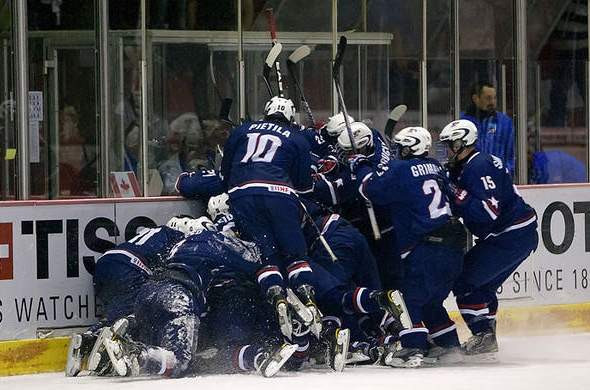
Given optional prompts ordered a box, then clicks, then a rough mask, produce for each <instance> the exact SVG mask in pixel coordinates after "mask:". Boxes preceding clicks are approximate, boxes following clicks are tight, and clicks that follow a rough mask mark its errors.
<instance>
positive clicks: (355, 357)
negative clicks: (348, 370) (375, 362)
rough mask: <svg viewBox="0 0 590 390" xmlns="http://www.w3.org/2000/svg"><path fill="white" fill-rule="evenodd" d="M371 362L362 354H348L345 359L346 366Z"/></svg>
mask: <svg viewBox="0 0 590 390" xmlns="http://www.w3.org/2000/svg"><path fill="white" fill-rule="evenodd" d="M369 360H371V358H370V357H368V356H367V355H365V354H364V353H362V352H350V353H349V354H348V355H347V357H346V364H350V365H354V364H357V363H363V362H367V361H369Z"/></svg>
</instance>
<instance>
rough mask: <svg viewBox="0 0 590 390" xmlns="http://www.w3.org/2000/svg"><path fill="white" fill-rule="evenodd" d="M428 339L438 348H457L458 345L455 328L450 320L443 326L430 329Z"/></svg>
mask: <svg viewBox="0 0 590 390" xmlns="http://www.w3.org/2000/svg"><path fill="white" fill-rule="evenodd" d="M430 337H432V341H434V342H435V343H436V345H438V346H440V347H458V346H459V345H460V343H459V336H458V335H457V326H456V325H455V323H454V322H453V321H451V320H449V322H447V323H445V324H442V325H439V326H433V327H431V328H430Z"/></svg>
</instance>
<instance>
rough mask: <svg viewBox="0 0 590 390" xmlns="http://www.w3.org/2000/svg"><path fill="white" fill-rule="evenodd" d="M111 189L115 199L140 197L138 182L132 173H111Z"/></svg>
mask: <svg viewBox="0 0 590 390" xmlns="http://www.w3.org/2000/svg"><path fill="white" fill-rule="evenodd" d="M110 182H111V188H112V190H113V193H114V194H115V196H116V197H117V198H133V197H136V196H141V191H140V190H139V182H138V181H137V178H136V177H135V173H134V172H111V175H110Z"/></svg>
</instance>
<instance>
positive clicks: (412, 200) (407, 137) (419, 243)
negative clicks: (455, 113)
mask: <svg viewBox="0 0 590 390" xmlns="http://www.w3.org/2000/svg"><path fill="white" fill-rule="evenodd" d="M394 143H395V145H396V147H397V148H398V156H399V159H398V160H393V161H390V162H389V164H388V165H387V166H383V167H382V168H381V169H379V168H377V169H375V168H373V167H372V165H371V164H370V163H368V162H367V157H365V156H363V155H357V156H354V157H352V158H351V159H350V165H351V171H352V172H353V173H355V174H356V176H357V183H359V191H360V192H361V194H362V195H363V196H365V197H367V198H368V199H370V200H371V201H372V202H373V203H374V204H375V205H380V206H384V207H387V209H388V210H389V213H390V215H391V218H392V221H393V225H394V227H395V232H396V234H397V237H398V240H399V246H400V248H401V249H400V252H401V258H402V259H403V267H404V278H403V279H402V281H401V291H402V293H403V296H404V298H405V303H406V306H407V310H408V314H409V317H410V320H411V323H412V324H413V325H412V327H411V328H410V329H405V330H403V331H402V332H400V340H401V346H402V348H401V349H400V350H398V351H391V352H390V353H389V354H388V356H387V357H386V359H385V360H386V363H387V364H389V365H392V366H394V367H418V366H420V365H422V363H423V361H424V355H425V353H426V352H427V351H428V348H429V344H428V340H427V336H428V334H429V330H430V337H431V338H432V340H433V342H434V343H436V344H437V345H438V346H440V347H444V348H445V350H446V351H449V352H451V351H452V352H457V350H458V346H459V339H458V336H457V332H456V329H455V325H454V323H453V322H452V321H451V320H450V318H449V316H448V314H447V312H446V310H445V309H444V307H443V305H442V303H443V301H444V299H445V298H446V297H447V296H448V294H449V292H450V290H451V287H452V286H453V282H454V280H455V278H456V277H457V276H458V275H459V272H460V270H461V263H462V245H461V243H460V240H457V237H456V236H455V234H460V233H462V232H463V230H462V226H461V225H460V224H459V223H454V222H452V220H451V218H450V209H449V205H448V202H447V199H446V197H445V196H444V195H443V193H442V191H441V189H440V188H439V186H438V183H437V181H436V178H437V177H438V174H439V172H440V171H441V170H442V167H441V166H440V164H439V163H438V162H437V161H436V160H434V159H432V158H430V157H428V151H429V150H430V146H431V143H432V141H431V137H430V133H429V132H428V130H426V129H424V128H421V127H408V128H405V129H403V130H401V131H400V132H399V133H398V134H397V135H396V136H395V138H394ZM458 241H459V242H458Z"/></svg>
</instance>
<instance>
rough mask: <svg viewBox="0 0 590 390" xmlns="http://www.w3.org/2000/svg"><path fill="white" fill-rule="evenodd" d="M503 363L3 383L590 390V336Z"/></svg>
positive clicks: (561, 338)
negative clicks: (270, 374) (267, 375)
mask: <svg viewBox="0 0 590 390" xmlns="http://www.w3.org/2000/svg"><path fill="white" fill-rule="evenodd" d="M499 343H500V354H499V358H500V362H498V363H492V364H482V365H461V366H453V367H436V368H420V369H394V368H385V367H353V368H347V369H346V370H345V371H344V372H343V373H334V372H331V371H328V370H326V371H322V370H314V371H310V372H299V373H279V374H278V376H277V377H275V378H270V379H266V378H262V377H260V376H258V375H254V374H250V375H215V376H207V377H197V378H183V379H147V378H135V379H134V378H98V377H79V378H66V377H64V376H63V374H62V373H56V374H41V375H25V376H14V377H6V378H0V389H2V390H5V389H15V390H33V389H34V390H38V389H42V390H74V389H76V390H115V389H128V390H134V389H142V390H156V389H157V390H162V389H168V388H172V389H174V390H185V389H186V390H189V389H190V390H206V389H214V390H223V389H228V390H230V389H231V390H264V389H269V390H270V389H272V390H314V389H334V390H346V389H351V390H352V389H354V390H365V389H366V390H369V389H380V390H381V389H382V390H421V389H424V390H447V389H448V390H451V389H452V390H460V389H466V390H467V389H468V390H487V389H490V390H492V389H493V390H511V389H514V390H545V389H547V390H549V389H551V390H578V389H579V390H589V389H590V333H583V334H569V335H568V334H563V335H553V336H530V337H502V336H500V337H499ZM172 386H173V387H172Z"/></svg>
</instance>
